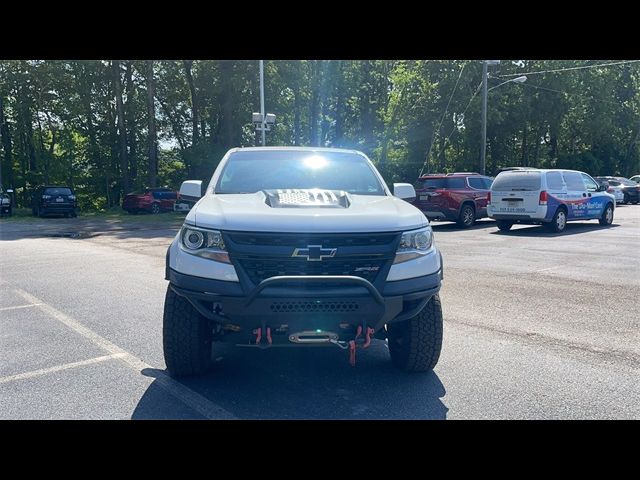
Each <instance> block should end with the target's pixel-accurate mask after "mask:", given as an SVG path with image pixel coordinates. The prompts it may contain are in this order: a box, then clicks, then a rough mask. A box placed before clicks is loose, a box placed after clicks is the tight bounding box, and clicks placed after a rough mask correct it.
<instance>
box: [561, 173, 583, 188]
mask: <svg viewBox="0 0 640 480" xmlns="http://www.w3.org/2000/svg"><path fill="white" fill-rule="evenodd" d="M562 176H563V177H564V183H566V184H567V190H573V191H576V190H577V191H584V182H583V181H582V175H580V174H579V173H578V172H562Z"/></svg>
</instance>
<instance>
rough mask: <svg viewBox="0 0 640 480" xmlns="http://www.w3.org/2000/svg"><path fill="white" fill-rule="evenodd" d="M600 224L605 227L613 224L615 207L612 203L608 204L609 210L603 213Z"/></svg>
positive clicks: (606, 209)
mask: <svg viewBox="0 0 640 480" xmlns="http://www.w3.org/2000/svg"><path fill="white" fill-rule="evenodd" d="M598 222H599V223H600V225H602V226H603V227H608V226H609V225H611V224H612V223H613V205H611V204H610V203H608V204H607V208H605V209H604V212H602V217H600V220H598Z"/></svg>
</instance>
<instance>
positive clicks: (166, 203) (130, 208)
mask: <svg viewBox="0 0 640 480" xmlns="http://www.w3.org/2000/svg"><path fill="white" fill-rule="evenodd" d="M177 198H178V192H176V191H174V190H171V189H170V188H148V189H146V190H145V191H144V192H133V193H130V194H128V195H125V197H124V200H123V201H122V209H123V210H126V211H127V212H129V213H131V214H135V213H138V212H150V213H160V212H171V211H173V204H174V203H176V199H177Z"/></svg>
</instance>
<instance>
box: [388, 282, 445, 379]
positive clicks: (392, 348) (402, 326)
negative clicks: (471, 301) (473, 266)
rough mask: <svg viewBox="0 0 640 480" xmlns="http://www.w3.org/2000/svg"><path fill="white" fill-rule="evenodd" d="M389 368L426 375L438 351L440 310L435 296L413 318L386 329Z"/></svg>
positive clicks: (437, 297) (433, 365)
mask: <svg viewBox="0 0 640 480" xmlns="http://www.w3.org/2000/svg"><path fill="white" fill-rule="evenodd" d="M387 329H388V339H389V353H390V354H391V360H392V361H393V364H394V365H395V366H396V367H398V368H400V369H402V370H404V371H407V372H428V371H430V370H433V368H434V367H435V366H436V364H437V363H438V359H439V358H440V350H441V349H442V306H441V304H440V297H439V296H438V294H436V295H434V296H433V297H431V300H429V303H427V305H426V306H425V307H424V308H423V309H422V311H421V312H420V313H418V314H417V315H416V316H415V317H413V318H410V319H409V320H404V321H402V322H398V323H390V324H389V325H388V326H387Z"/></svg>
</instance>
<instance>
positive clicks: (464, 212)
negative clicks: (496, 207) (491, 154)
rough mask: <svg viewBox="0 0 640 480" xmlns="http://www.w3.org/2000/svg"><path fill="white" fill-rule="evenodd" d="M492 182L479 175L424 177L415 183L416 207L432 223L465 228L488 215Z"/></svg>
mask: <svg viewBox="0 0 640 480" xmlns="http://www.w3.org/2000/svg"><path fill="white" fill-rule="evenodd" d="M491 182H492V179H491V178H489V177H485V176H483V175H480V174H478V173H465V172H461V173H449V174H430V175H423V176H422V177H420V178H419V179H418V180H417V182H416V183H415V186H416V199H415V201H414V202H413V204H414V205H415V206H416V207H418V208H419V209H420V210H421V211H422V212H423V213H424V214H425V216H426V217H427V218H428V219H429V220H449V221H451V222H457V223H458V225H460V226H461V227H463V228H468V227H470V226H472V225H473V224H474V223H475V221H476V219H478V218H483V217H486V216H487V195H488V193H489V189H490V188H491Z"/></svg>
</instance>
